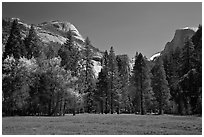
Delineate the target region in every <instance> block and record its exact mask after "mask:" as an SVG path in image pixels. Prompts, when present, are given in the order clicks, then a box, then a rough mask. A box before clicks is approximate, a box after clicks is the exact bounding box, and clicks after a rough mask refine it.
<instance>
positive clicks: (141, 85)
mask: <svg viewBox="0 0 204 137" xmlns="http://www.w3.org/2000/svg"><path fill="white" fill-rule="evenodd" d="M132 79H133V83H134V85H135V87H136V91H135V92H139V94H140V98H139V100H140V113H141V115H144V114H145V113H146V110H147V109H148V108H151V100H152V99H153V96H152V95H153V93H152V92H151V79H150V76H149V70H148V68H147V65H146V63H145V60H144V58H143V55H142V54H141V53H140V54H139V55H138V57H137V59H136V60H135V64H134V67H133V78H132Z"/></svg>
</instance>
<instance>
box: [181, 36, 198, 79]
mask: <svg viewBox="0 0 204 137" xmlns="http://www.w3.org/2000/svg"><path fill="white" fill-rule="evenodd" d="M193 51H194V45H193V43H192V40H191V39H190V38H189V37H187V38H186V40H185V43H184V47H183V49H182V53H181V61H180V62H181V65H180V70H179V71H180V76H183V75H185V74H187V73H188V71H189V70H191V69H192V68H194V59H195V58H194V54H193Z"/></svg>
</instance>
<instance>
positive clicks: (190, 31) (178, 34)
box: [162, 27, 197, 54]
mask: <svg viewBox="0 0 204 137" xmlns="http://www.w3.org/2000/svg"><path fill="white" fill-rule="evenodd" d="M196 30H197V28H189V27H186V28H183V29H177V30H176V31H175V35H174V38H173V39H172V41H171V42H167V44H166V45H165V48H164V50H163V51H162V54H166V53H169V52H170V51H172V50H173V51H174V50H175V49H176V48H177V47H179V48H183V46H184V42H185V39H186V38H187V37H190V38H191V37H192V36H193V35H194V34H195V32H196Z"/></svg>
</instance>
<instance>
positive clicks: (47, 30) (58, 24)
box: [2, 18, 103, 76]
mask: <svg viewBox="0 0 204 137" xmlns="http://www.w3.org/2000/svg"><path fill="white" fill-rule="evenodd" d="M14 19H17V20H18V23H19V27H20V30H21V35H22V38H23V39H24V38H25V37H26V36H27V35H28V31H29V28H30V26H31V25H29V24H27V23H25V22H23V21H21V20H20V19H19V18H4V19H3V21H2V31H3V33H2V34H3V40H2V43H3V49H4V46H5V44H6V41H7V39H8V36H9V32H10V28H11V24H12V21H13V20H14ZM34 28H35V30H36V33H37V35H38V36H39V39H40V40H41V41H42V42H43V43H44V44H45V45H48V46H49V44H50V45H51V44H52V45H53V43H56V46H59V45H62V44H64V43H65V42H66V40H67V38H66V34H67V32H68V31H69V30H71V31H72V34H73V39H74V45H75V46H77V47H78V49H79V50H83V49H84V42H85V39H84V38H83V37H82V35H81V34H80V33H79V31H78V30H77V29H76V27H75V26H74V25H73V24H71V23H70V22H67V21H64V22H62V21H49V22H44V23H41V24H38V25H34ZM90 48H91V51H92V53H93V64H94V67H93V69H94V72H95V75H96V76H98V73H99V72H100V70H101V65H100V60H101V58H102V56H103V52H101V51H100V50H99V49H97V48H95V47H94V46H90ZM3 51H4V50H3Z"/></svg>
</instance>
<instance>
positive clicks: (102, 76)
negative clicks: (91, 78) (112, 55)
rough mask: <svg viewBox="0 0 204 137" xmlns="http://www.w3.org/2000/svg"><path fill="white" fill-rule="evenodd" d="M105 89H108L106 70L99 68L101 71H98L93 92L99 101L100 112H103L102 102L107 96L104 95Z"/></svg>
mask: <svg viewBox="0 0 204 137" xmlns="http://www.w3.org/2000/svg"><path fill="white" fill-rule="evenodd" d="M107 91H108V75H107V71H106V70H105V69H101V72H99V76H98V82H97V90H96V92H95V96H96V98H97V99H98V101H99V103H100V110H101V113H102V114H103V113H104V102H105V99H106V96H107V95H106V94H107ZM106 109H107V108H106ZM105 112H106V111H105Z"/></svg>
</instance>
